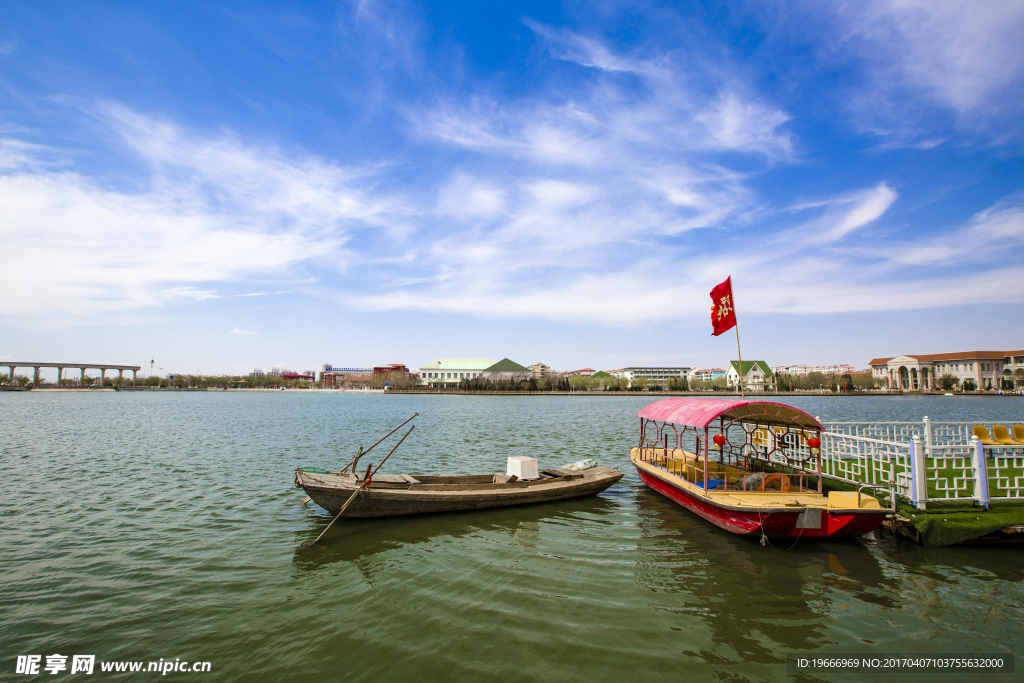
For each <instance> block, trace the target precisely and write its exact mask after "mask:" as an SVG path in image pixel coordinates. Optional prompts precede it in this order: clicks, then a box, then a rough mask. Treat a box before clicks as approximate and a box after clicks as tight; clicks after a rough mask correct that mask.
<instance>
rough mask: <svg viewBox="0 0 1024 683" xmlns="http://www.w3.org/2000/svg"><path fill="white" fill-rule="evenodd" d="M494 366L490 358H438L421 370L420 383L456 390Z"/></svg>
mask: <svg viewBox="0 0 1024 683" xmlns="http://www.w3.org/2000/svg"><path fill="white" fill-rule="evenodd" d="M492 365H494V361H493V360H492V359H490V358H438V359H437V360H435V361H434V362H433V363H427V364H426V365H424V366H423V367H421V368H420V381H421V382H423V383H424V384H427V385H429V386H432V387H438V388H454V387H457V386H459V382H461V381H462V380H464V379H474V378H476V377H481V376H483V372H484V370H486V369H487V368H489V367H491V366H492ZM524 369H525V368H524ZM527 372H529V371H527Z"/></svg>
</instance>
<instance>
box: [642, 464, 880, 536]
mask: <svg viewBox="0 0 1024 683" xmlns="http://www.w3.org/2000/svg"><path fill="white" fill-rule="evenodd" d="M637 473H638V474H639V475H640V480H641V481H643V482H644V483H645V484H647V486H649V487H651V488H652V489H654V490H655V491H657V492H658V493H660V494H661V495H663V496H665V497H666V498H669V499H670V500H672V501H674V502H676V503H678V504H679V505H682V506H683V507H684V508H686V509H687V510H689V511H690V512H692V513H694V514H696V515H700V516H701V517H703V518H704V519H706V520H708V521H709V522H711V523H712V524H714V525H716V526H719V527H721V528H723V529H725V530H726V531H731V532H732V533H734V534H739V535H741V536H758V537H759V536H761V534H762V532H763V533H764V535H765V536H767V537H768V538H806V539H815V538H818V539H820V538H842V537H845V536H860V535H862V534H866V533H869V532H871V531H874V530H875V529H877V528H878V527H879V526H881V525H882V521H883V520H885V516H886V515H887V514H888V511H887V510H878V511H875V510H871V511H870V512H868V511H864V512H853V511H850V512H845V511H831V510H828V509H827V508H826V509H822V511H821V528H820V529H798V528H797V527H796V524H797V518H798V517H799V516H800V512H801V511H800V510H792V511H790V510H785V511H775V510H773V511H770V512H769V511H767V510H757V509H753V510H745V509H740V510H737V509H736V508H732V507H726V506H721V505H716V504H715V503H714V502H713V500H710V499H708V498H704V497H702V496H697V495H694V494H692V493H690V492H689V491H686V490H685V489H683V488H681V487H678V486H675V485H673V484H672V483H670V482H667V481H664V480H663V479H660V478H659V477H656V476H654V475H652V474H650V473H649V472H647V471H645V470H643V469H641V468H639V467H638V468H637Z"/></svg>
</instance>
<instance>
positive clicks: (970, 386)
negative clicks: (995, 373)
mask: <svg viewBox="0 0 1024 683" xmlns="http://www.w3.org/2000/svg"><path fill="white" fill-rule="evenodd" d="M977 389H978V385H977V384H975V383H974V380H973V379H965V380H964V391H977Z"/></svg>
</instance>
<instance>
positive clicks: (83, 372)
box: [78, 368, 85, 387]
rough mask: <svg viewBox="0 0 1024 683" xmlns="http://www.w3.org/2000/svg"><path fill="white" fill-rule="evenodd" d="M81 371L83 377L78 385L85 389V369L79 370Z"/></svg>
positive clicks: (79, 379)
mask: <svg viewBox="0 0 1024 683" xmlns="http://www.w3.org/2000/svg"><path fill="white" fill-rule="evenodd" d="M79 369H80V370H81V371H82V375H81V377H79V378H78V383H79V384H80V385H82V386H83V387H84V386H85V368H79Z"/></svg>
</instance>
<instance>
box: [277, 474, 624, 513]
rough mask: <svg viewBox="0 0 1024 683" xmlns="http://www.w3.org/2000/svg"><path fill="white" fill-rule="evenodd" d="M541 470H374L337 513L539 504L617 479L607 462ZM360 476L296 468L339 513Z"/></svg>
mask: <svg viewBox="0 0 1024 683" xmlns="http://www.w3.org/2000/svg"><path fill="white" fill-rule="evenodd" d="M540 474H541V478H540V479H532V480H518V479H516V477H515V476H509V475H505V474H470V475H461V476H460V475H453V476H433V475H431V476H427V475H416V476H411V475H408V474H377V475H374V476H373V477H372V478H371V479H370V483H369V485H367V486H366V487H365V488H364V489H363V490H362V492H361V493H360V494H359V495H358V496H356V498H355V500H353V501H352V504H351V505H349V506H348V508H346V510H345V512H344V514H343V515H342V516H343V517H390V516H397V515H418V514H425V513H431V512H455V511H459V510H480V509H483V508H495V507H505V506H508V505H525V504H527V503H544V502H548V501H553V500H565V499H567V498H579V497H581V496H593V495H597V494H598V493H601V492H602V491H604V490H605V489H606V488H608V487H609V486H611V485H612V484H614V483H615V482H617V481H618V480H619V479H621V478H622V472H618V471H616V470H613V469H611V468H609V467H591V468H590V469H587V470H583V471H582V472H571V471H569V470H562V469H550V470H543V471H542V472H541V473H540ZM363 481H364V479H363V475H361V474H356V475H352V474H330V473H322V472H311V471H308V470H301V469H300V470H298V471H297V472H296V473H295V485H296V487H298V488H301V489H303V490H305V491H306V495H308V496H309V497H310V498H312V499H313V502H315V503H316V504H317V505H319V506H320V507H322V508H324V509H325V510H327V511H328V512H330V513H331V514H337V513H338V511H339V510H340V509H341V507H342V506H343V505H344V504H345V502H346V501H348V499H349V498H350V497H351V496H352V494H353V493H354V492H355V491H356V489H357V488H358V487H359V486H361V485H362V483H363Z"/></svg>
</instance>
